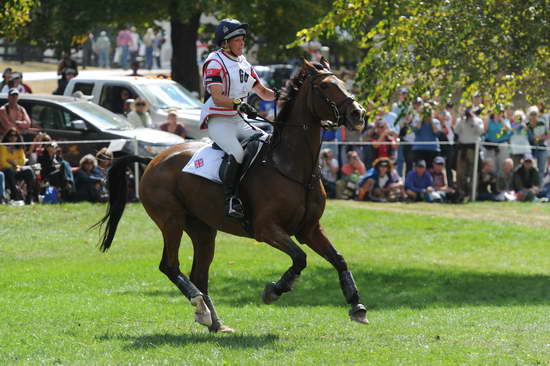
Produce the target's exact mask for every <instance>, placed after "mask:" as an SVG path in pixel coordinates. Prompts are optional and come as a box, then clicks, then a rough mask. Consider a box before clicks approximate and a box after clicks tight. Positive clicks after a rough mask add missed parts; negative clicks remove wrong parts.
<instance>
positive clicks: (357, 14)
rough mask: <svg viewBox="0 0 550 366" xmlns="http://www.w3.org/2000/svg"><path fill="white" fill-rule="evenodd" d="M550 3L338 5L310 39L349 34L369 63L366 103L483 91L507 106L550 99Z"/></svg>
mask: <svg viewBox="0 0 550 366" xmlns="http://www.w3.org/2000/svg"><path fill="white" fill-rule="evenodd" d="M549 22H550V1H549V0H524V1H516V0H462V1H449V0H431V1H420V0H337V1H335V3H334V7H333V10H332V11H331V12H330V13H328V15H326V16H325V17H324V18H323V20H322V21H321V22H320V23H319V24H318V25H316V26H314V27H311V28H308V29H304V30H302V31H300V32H299V33H298V36H299V38H300V39H301V40H302V39H305V40H308V39H312V38H314V37H319V36H321V35H325V36H331V35H333V34H334V33H335V32H336V31H337V30H339V29H345V30H347V31H348V32H350V33H352V34H354V35H355V36H356V42H357V45H358V46H359V47H361V48H364V49H365V51H366V57H365V58H364V59H363V60H361V62H360V64H359V65H358V66H359V67H358V75H357V79H356V81H357V82H358V85H359V87H360V90H361V96H362V97H363V98H364V99H369V100H374V101H379V103H383V102H387V100H388V99H389V98H390V97H391V95H392V94H393V93H394V92H395V90H396V88H397V87H398V86H400V85H409V86H411V88H412V89H413V92H414V93H415V94H417V95H422V94H429V95H430V96H432V97H434V96H435V97H440V98H441V99H442V100H445V99H446V98H447V97H448V95H449V93H452V92H454V91H457V90H459V91H460V90H462V91H463V92H464V96H466V97H467V96H469V95H471V94H472V93H473V92H474V91H476V90H483V91H484V92H485V93H487V94H488V95H489V96H491V97H492V99H493V101H495V102H496V101H500V102H506V101H509V100H511V98H512V97H513V95H514V93H523V94H525V96H526V97H527V99H528V100H530V101H531V102H535V101H538V100H540V98H548V96H549V95H550V89H548V88H547V87H545V84H547V82H548V79H549V76H550V23H549Z"/></svg>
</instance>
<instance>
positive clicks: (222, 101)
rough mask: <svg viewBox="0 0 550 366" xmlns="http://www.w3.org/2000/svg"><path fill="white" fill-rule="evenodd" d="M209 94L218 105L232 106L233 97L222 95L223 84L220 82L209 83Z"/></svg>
mask: <svg viewBox="0 0 550 366" xmlns="http://www.w3.org/2000/svg"><path fill="white" fill-rule="evenodd" d="M210 95H211V96H212V99H213V100H214V104H216V105H217V106H218V107H225V108H233V107H234V105H233V99H232V98H229V97H228V96H226V95H223V86H222V85H220V84H215V85H210Z"/></svg>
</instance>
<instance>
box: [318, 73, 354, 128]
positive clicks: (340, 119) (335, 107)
mask: <svg viewBox="0 0 550 366" xmlns="http://www.w3.org/2000/svg"><path fill="white" fill-rule="evenodd" d="M333 75H334V73H332V72H322V73H318V74H311V75H310V76H309V78H310V84H311V88H312V90H313V91H314V92H315V93H317V95H319V96H320V97H321V99H323V100H324V101H325V103H326V104H328V106H329V107H330V109H331V111H332V114H333V115H334V117H335V119H336V120H335V121H333V124H334V125H336V126H337V127H340V126H342V125H343V124H344V118H345V116H343V114H342V113H341V112H340V110H341V108H344V107H345V106H346V105H348V104H353V103H355V98H353V96H351V95H350V94H347V93H345V95H346V96H345V98H344V99H343V100H341V101H339V102H338V103H337V102H335V101H333V100H331V99H330V98H329V97H327V96H326V94H325V93H323V88H321V87H320V86H319V85H317V84H315V80H317V79H319V78H325V77H327V76H333ZM309 108H310V112H311V113H315V110H314V109H313V107H312V106H310V107H309ZM315 114H316V113H315ZM321 127H322V128H327V127H325V126H321ZM330 127H332V126H330Z"/></svg>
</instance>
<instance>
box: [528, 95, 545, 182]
mask: <svg viewBox="0 0 550 366" xmlns="http://www.w3.org/2000/svg"><path fill="white" fill-rule="evenodd" d="M527 119H528V121H527V138H528V139H529V144H530V145H531V154H532V155H533V157H534V158H535V159H537V168H538V171H539V173H540V175H541V176H542V174H543V173H544V167H545V165H546V159H548V151H547V150H546V148H547V144H546V140H547V139H548V137H549V135H548V128H547V127H546V125H545V123H544V121H542V120H541V119H540V113H539V108H538V107H537V106H536V105H534V106H531V107H529V109H527ZM540 178H541V180H540V181H539V184H537V185H539V186H540V185H541V184H542V177H540Z"/></svg>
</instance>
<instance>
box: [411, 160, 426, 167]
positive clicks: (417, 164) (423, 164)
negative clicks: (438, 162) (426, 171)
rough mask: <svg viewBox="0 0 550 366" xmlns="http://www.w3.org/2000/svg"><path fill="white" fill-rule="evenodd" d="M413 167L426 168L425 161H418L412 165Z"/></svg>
mask: <svg viewBox="0 0 550 366" xmlns="http://www.w3.org/2000/svg"><path fill="white" fill-rule="evenodd" d="M414 166H421V167H424V168H425V167H426V161H425V160H418V161H417V162H416V163H414Z"/></svg>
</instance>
